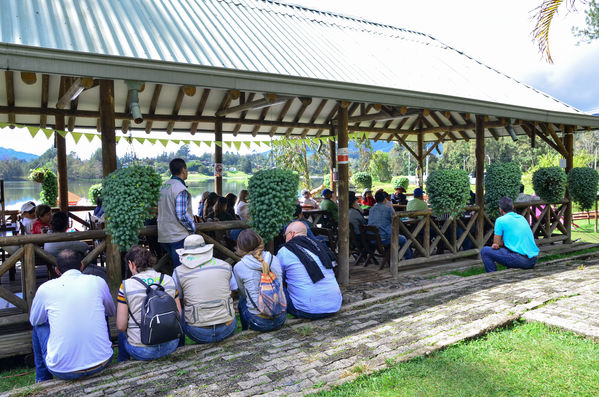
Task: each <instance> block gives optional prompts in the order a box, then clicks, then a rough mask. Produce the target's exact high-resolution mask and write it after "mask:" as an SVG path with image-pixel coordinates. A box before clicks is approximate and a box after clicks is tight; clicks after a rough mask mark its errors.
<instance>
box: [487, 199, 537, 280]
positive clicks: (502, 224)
mask: <svg viewBox="0 0 599 397" xmlns="http://www.w3.org/2000/svg"><path fill="white" fill-rule="evenodd" d="M499 213H500V214H501V216H500V217H499V218H497V219H496V220H495V236H494V237H493V245H492V246H491V247H483V249H482V251H481V253H480V257H481V259H482V261H483V263H484V265H485V270H486V271H487V272H494V271H496V270H497V266H496V265H495V262H497V263H500V264H502V265H504V266H506V267H514V268H520V269H531V268H533V267H534V266H535V265H536V264H537V258H538V255H539V248H538V247H537V245H536V244H535V239H534V236H533V234H532V230H531V229H530V224H529V223H528V221H527V220H526V218H524V217H523V216H522V215H519V214H516V213H515V212H514V203H513V201H512V199H511V198H509V197H502V198H501V199H500V200H499Z"/></svg>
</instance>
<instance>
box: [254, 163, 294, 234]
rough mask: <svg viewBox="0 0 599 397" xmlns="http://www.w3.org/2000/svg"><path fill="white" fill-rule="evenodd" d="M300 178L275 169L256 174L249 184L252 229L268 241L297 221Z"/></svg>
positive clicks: (290, 172) (291, 173)
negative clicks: (290, 222)
mask: <svg viewBox="0 0 599 397" xmlns="http://www.w3.org/2000/svg"><path fill="white" fill-rule="evenodd" d="M298 186H299V176H298V175H297V174H296V173H294V172H292V171H289V170H282V169H278V168H273V169H269V170H263V171H258V172H256V173H255V174H254V175H253V176H252V177H251V178H250V179H249V181H248V191H249V193H250V196H249V199H250V226H251V227H252V228H253V229H254V230H255V231H256V232H257V233H258V234H259V235H260V236H261V237H262V239H263V240H264V241H265V242H267V241H270V240H272V239H273V238H274V237H275V236H276V235H277V234H279V232H280V231H281V228H282V227H283V226H285V225H286V224H287V223H288V222H289V221H291V219H292V218H293V213H294V212H295V206H296V204H297V190H298Z"/></svg>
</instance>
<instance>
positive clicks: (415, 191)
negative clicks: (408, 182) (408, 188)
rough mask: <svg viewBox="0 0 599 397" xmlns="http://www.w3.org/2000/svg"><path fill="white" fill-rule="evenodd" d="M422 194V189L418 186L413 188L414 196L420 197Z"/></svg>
mask: <svg viewBox="0 0 599 397" xmlns="http://www.w3.org/2000/svg"><path fill="white" fill-rule="evenodd" d="M422 196H424V190H422V189H421V188H419V187H417V188H416V189H414V197H422Z"/></svg>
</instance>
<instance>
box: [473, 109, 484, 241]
mask: <svg viewBox="0 0 599 397" xmlns="http://www.w3.org/2000/svg"><path fill="white" fill-rule="evenodd" d="M475 131H476V149H475V154H476V205H477V206H478V208H479V211H480V213H479V217H478V222H477V225H476V240H477V244H476V245H477V246H478V247H480V248H482V245H483V244H484V241H483V239H484V233H485V217H484V216H482V213H484V211H485V191H484V186H483V175H484V174H485V127H484V125H483V119H482V117H481V116H476V130H475Z"/></svg>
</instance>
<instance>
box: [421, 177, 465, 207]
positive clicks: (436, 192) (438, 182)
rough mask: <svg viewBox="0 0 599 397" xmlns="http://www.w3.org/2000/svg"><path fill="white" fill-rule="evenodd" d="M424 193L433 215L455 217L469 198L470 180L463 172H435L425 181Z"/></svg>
mask: <svg viewBox="0 0 599 397" xmlns="http://www.w3.org/2000/svg"><path fill="white" fill-rule="evenodd" d="M426 192H427V193H428V203H429V204H430V205H431V207H433V213H434V214H435V215H442V214H450V215H453V216H457V215H459V214H460V212H462V209H463V208H464V206H465V205H466V202H467V201H468V199H469V198H470V178H469V177H468V173H467V172H466V171H464V170H455V169H440V170H436V171H433V172H431V173H430V175H429V176H428V178H427V179H426Z"/></svg>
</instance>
